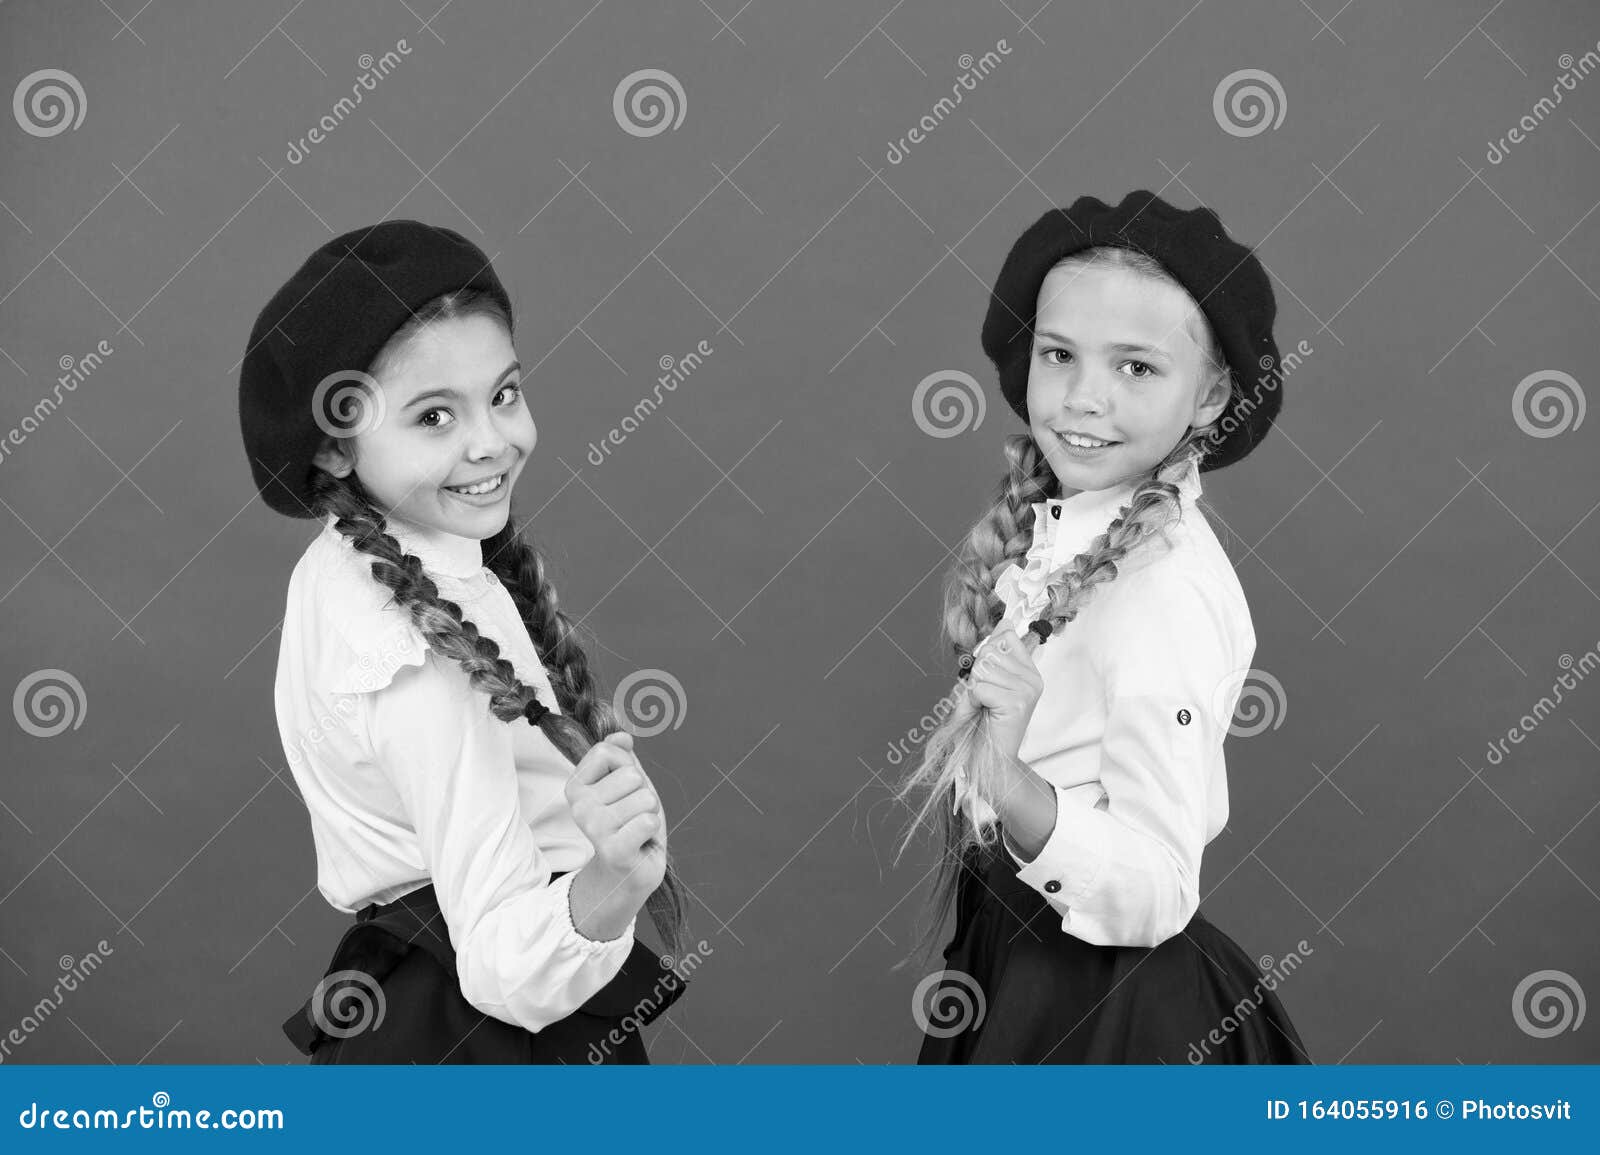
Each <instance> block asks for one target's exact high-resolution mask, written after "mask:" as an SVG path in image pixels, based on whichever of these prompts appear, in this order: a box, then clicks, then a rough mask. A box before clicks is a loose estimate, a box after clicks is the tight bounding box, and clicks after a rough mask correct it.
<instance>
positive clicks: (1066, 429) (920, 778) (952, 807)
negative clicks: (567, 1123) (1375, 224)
mask: <svg viewBox="0 0 1600 1155" xmlns="http://www.w3.org/2000/svg"><path fill="white" fill-rule="evenodd" d="M1275 312H1276V309H1275V303H1274V300H1273V295H1272V288H1271V284H1270V282H1269V281H1268V279H1267V276H1266V273H1265V271H1264V270H1263V269H1262V267H1261V265H1260V262H1259V261H1258V260H1256V258H1255V257H1254V255H1253V254H1252V253H1251V251H1250V250H1249V249H1248V248H1246V247H1245V246H1243V245H1241V244H1239V243H1237V242H1235V241H1233V240H1231V239H1230V238H1229V237H1228V236H1227V235H1226V233H1225V232H1224V230H1223V228H1222V225H1221V222H1220V221H1219V220H1218V219H1217V217H1216V215H1215V214H1214V213H1212V212H1211V211H1210V210H1209V209H1206V208H1203V207H1202V208H1196V209H1192V210H1179V209H1177V208H1174V207H1173V206H1172V205H1170V204H1168V203H1167V202H1165V201H1163V200H1161V199H1160V198H1159V197H1157V196H1156V195H1154V194H1153V193H1150V192H1148V191H1142V190H1141V191H1137V192H1133V193H1129V194H1128V195H1127V196H1126V197H1125V198H1124V199H1123V200H1122V202H1121V203H1120V204H1118V205H1116V206H1115V207H1112V206H1109V205H1107V204H1106V203H1104V202H1102V201H1100V200H1097V199H1095V198H1094V197H1081V198H1079V199H1078V200H1077V201H1076V202H1074V204H1073V205H1072V206H1071V208H1069V209H1060V210H1052V211H1050V212H1048V213H1046V214H1045V215H1044V216H1043V217H1041V218H1040V219H1039V221H1037V222H1036V223H1035V224H1034V225H1033V226H1032V227H1031V228H1029V229H1028V230H1027V231H1026V232H1025V233H1024V234H1023V235H1022V237H1021V238H1020V239H1019V240H1018V241H1017V242H1016V244H1015V245H1014V246H1013V247H1012V249H1011V252H1010V254H1009V255H1008V256H1007V258H1006V261H1005V264H1004V266H1003V267H1002V269H1001V272H1000V275H999V278H998V280H997V282H996V285H995V288H994V292H993V294H992V296H991V299H990V305H989V310H988V314H987V316H986V318H985V321H984V326H983V345H984V350H985V352H986V353H987V354H988V355H989V357H990V358H991V359H992V360H993V361H994V363H995V365H996V367H997V369H998V371H999V376H1000V384H1001V391H1002V393H1003V394H1004V396H1005V398H1006V400H1007V401H1008V402H1009V403H1010V405H1011V407H1012V408H1013V410H1015V412H1016V413H1017V415H1018V416H1019V417H1020V418H1021V419H1022V420H1023V421H1024V422H1025V423H1026V424H1027V426H1028V432H1027V433H1026V434H1017V435H1012V436H1010V437H1009V438H1008V439H1007V441H1006V446H1005V452H1006V459H1007V462H1008V470H1007V473H1006V476H1005V478H1004V480H1003V481H1002V483H1001V485H1000V487H999V491H998V493H997V495H996V498H995V500H994V503H993V505H992V506H991V508H990V510H989V512H988V513H987V514H986V515H985V516H984V517H983V518H982V519H981V520H980V521H979V522H978V524H977V525H976V526H974V528H973V529H972V531H971V532H970V533H969V534H968V535H967V538H966V540H965V542H964V544H963V547H962V549H961V550H960V553H959V557H958V561H957V564H956V565H955V566H954V567H953V568H952V571H951V573H950V576H949V580H948V582H947V584H946V590H945V608H944V618H943V628H944V634H945V636H946V638H947V640H948V642H949V644H950V647H951V650H952V652H953V655H954V659H955V664H956V666H957V669H958V680H957V682H956V688H955V690H954V692H953V701H952V703H951V709H949V710H948V711H943V712H942V713H943V716H944V721H943V723H942V724H941V725H940V727H939V728H938V729H937V730H936V731H935V732H934V733H933V734H932V735H930V737H929V739H928V741H927V744H926V747H925V749H924V752H923V758H922V760H921V762H920V764H919V765H918V767H917V768H916V770H915V771H913V772H912V773H911V774H910V775H909V776H908V778H907V780H906V781H905V783H904V784H903V788H902V791H901V797H902V798H910V797H914V796H916V797H920V810H919V811H918V813H917V821H916V823H914V825H913V829H912V831H910V832H908V834H907V841H908V842H909V840H910V838H911V836H912V834H914V833H915V830H916V829H917V828H918V827H921V826H923V825H933V826H935V827H937V828H938V829H939V830H940V831H941V832H942V834H943V841H944V848H943V850H944V857H943V858H942V860H941V863H940V874H939V880H938V883H937V886H936V892H935V893H936V900H935V912H936V914H938V915H941V916H942V914H943V913H945V912H946V911H949V910H950V909H951V908H952V907H953V908H954V913H955V915H956V928H955V933H954V937H953V938H952V940H951V942H950V943H949V945H948V946H947V947H946V949H945V951H944V960H945V968H944V969H943V970H942V971H941V972H939V973H938V974H937V975H933V976H929V977H928V978H927V979H925V980H924V982H923V983H922V984H920V985H919V987H918V997H919V1001H920V1003H921V1007H922V1013H923V1014H925V1015H926V1016H927V1017H926V1018H924V1019H923V1022H924V1029H925V1032H926V1034H925V1038H924V1041H923V1045H922V1050H921V1054H920V1061H921V1062H924V1063H1045V1062H1048V1063H1157V1062H1163V1063H1200V1062H1238V1063H1306V1062H1310V1061H1311V1060H1310V1057H1309V1056H1308V1055H1307V1053H1306V1051H1305V1047H1304V1045H1303V1044H1302V1042H1301V1040H1300V1038H1299V1035H1298V1034H1297V1032H1296V1031H1295V1028H1294V1025H1293V1024H1292V1022H1291V1021H1290V1020H1289V1017H1288V1014H1287V1012H1286V1011H1285V1010H1284V1008H1283V1005H1282V1003H1281V1002H1280V1001H1279V999H1278V997H1277V996H1276V994H1275V993H1274V990H1273V987H1274V986H1275V985H1276V983H1275V982H1274V981H1272V980H1271V978H1270V977H1269V976H1265V975H1263V974H1262V973H1261V972H1260V971H1258V970H1257V968H1256V965H1255V963H1254V962H1253V961H1252V960H1251V958H1250V957H1249V956H1248V955H1247V954H1246V953H1245V952H1244V951H1243V950H1242V949H1241V948H1240V947H1239V946H1238V944H1236V943H1235V942H1234V941H1233V939H1231V938H1230V937H1229V936H1228V935H1226V934H1225V933H1224V932H1223V931H1221V930H1220V929H1218V928H1217V927H1216V926H1214V925H1213V924H1212V923H1211V922H1210V921H1209V920H1207V919H1206V918H1205V916H1204V915H1203V914H1202V913H1201V912H1200V910H1199V881H1200V862H1201V854H1202V851H1203V849H1204V847H1205V844H1206V843H1207V842H1209V841H1210V840H1211V839H1212V838H1215V837H1216V835H1217V834H1218V833H1219V832H1220V831H1221V830H1222V828H1223V825H1224V823H1225V822H1226V820H1227V817H1228V791H1227V778H1226V773H1225V762H1224V758H1223V749H1222V747H1223V740H1224V738H1225V737H1226V734H1227V731H1228V727H1229V725H1230V722H1231V720H1232V716H1233V710H1234V707H1235V705H1236V703H1237V700H1238V696H1239V691H1240V689H1241V687H1242V685H1243V682H1244V679H1245V676H1246V674H1247V673H1248V671H1249V669H1250V663H1251V660H1252V658H1253V656H1254V652H1255V633H1254V630H1253V627H1252V624H1251V620H1250V611H1249V607H1248V605H1247V604H1246V602H1245V598H1244V594H1243V591H1242V589H1241V588H1240V585H1239V582H1238V579H1237V578H1236V576H1235V575H1234V572H1233V568H1232V565H1231V564H1230V562H1229V560H1228V557H1227V554H1226V553H1225V552H1224V551H1223V549H1222V546H1221V544H1220V543H1219V542H1218V540H1217V538H1216V536H1215V534H1214V533H1213V532H1212V530H1211V528H1210V525H1209V524H1208V522H1207V520H1206V518H1205V515H1204V514H1203V513H1202V512H1201V511H1200V508H1199V506H1198V504H1197V500H1198V498H1199V496H1200V492H1201V485H1200V474H1201V473H1202V472H1204V471H1208V470H1212V469H1217V468H1220V467H1222V466H1225V465H1229V464H1233V463H1235V462H1237V461H1239V460H1241V459H1242V458H1243V457H1244V456H1245V455H1246V454H1248V453H1249V452H1250V451H1251V449H1253V448H1254V447H1255V445H1256V444H1257V443H1259V441H1260V440H1261V438H1262V437H1263V436H1264V435H1265V434H1266V432H1267V430H1268V428H1270V426H1271V424H1272V422H1273V420H1274V419H1275V417H1276V415H1277V413H1278V411H1279V409H1280V407H1281V404H1282V377H1281V373H1280V372H1279V371H1278V367H1277V348H1276V346H1275V345H1274V343H1273V338H1272V323H1273V319H1274V316H1275ZM903 850H904V846H902V851H903ZM937 925H938V923H937V921H936V923H935V927H937ZM1300 949H1301V950H1302V951H1304V952H1307V953H1309V951H1310V949H1311V948H1310V946H1309V944H1307V943H1305V942H1303V941H1302V942H1301V943H1300ZM952 1008H954V1009H955V1011H956V1012H957V1014H956V1015H955V1016H954V1021H951V1020H952V1015H951V1011H952Z"/></svg>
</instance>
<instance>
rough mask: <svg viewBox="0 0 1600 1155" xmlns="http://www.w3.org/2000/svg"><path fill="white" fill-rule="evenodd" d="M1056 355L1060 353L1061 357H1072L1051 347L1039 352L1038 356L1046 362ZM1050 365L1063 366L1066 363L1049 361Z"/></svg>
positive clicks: (1063, 350)
mask: <svg viewBox="0 0 1600 1155" xmlns="http://www.w3.org/2000/svg"><path fill="white" fill-rule="evenodd" d="M1057 353H1060V354H1061V355H1062V356H1063V357H1070V356H1072V354H1071V353H1069V352H1068V351H1067V350H1065V349H1060V348H1056V347H1051V348H1049V349H1042V350H1040V355H1041V356H1043V357H1044V358H1045V360H1047V361H1050V359H1051V358H1052V357H1054V356H1055V355H1056V354H1057ZM1050 364H1052V365H1065V364H1066V362H1065V361H1050Z"/></svg>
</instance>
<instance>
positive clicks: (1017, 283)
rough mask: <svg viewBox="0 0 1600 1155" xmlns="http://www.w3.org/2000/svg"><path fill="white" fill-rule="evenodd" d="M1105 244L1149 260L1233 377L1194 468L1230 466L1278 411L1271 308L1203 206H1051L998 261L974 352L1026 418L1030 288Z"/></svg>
mask: <svg viewBox="0 0 1600 1155" xmlns="http://www.w3.org/2000/svg"><path fill="white" fill-rule="evenodd" d="M1100 246H1108V247H1115V248H1125V249H1133V250H1136V251H1138V252H1142V253H1145V254H1147V255H1148V256H1151V257H1154V258H1155V259H1156V260H1157V261H1159V262H1160V263H1161V265H1162V266H1163V267H1164V268H1165V269H1166V270H1167V271H1168V272H1169V273H1171V274H1172V276H1173V278H1174V279H1176V280H1177V282H1178V283H1179V284H1181V285H1182V286H1183V287H1184V289H1185V290H1187V291H1188V293H1189V295H1190V296H1191V297H1193V298H1194V299H1195V300H1196V301H1197V302H1199V305H1200V309H1201V311H1202V312H1203V313H1204V314H1205V317H1206V320H1207V321H1209V322H1210V324H1211V328H1212V331H1213V332H1214V333H1216V336H1217V340H1218V342H1219V343H1220V344H1221V346H1222V355H1223V357H1224V358H1225V359H1226V360H1227V362H1228V367H1229V369H1230V370H1231V374H1232V377H1233V399H1232V401H1231V402H1230V403H1229V406H1228V408H1227V409H1226V410H1224V412H1223V414H1222V416H1221V417H1219V418H1218V419H1217V433H1216V437H1215V439H1213V440H1211V441H1210V442H1209V443H1208V450H1207V455H1206V458H1205V460H1204V461H1203V462H1202V464H1201V466H1200V468H1201V469H1202V470H1208V469H1220V468H1222V467H1223V466H1224V465H1231V464H1233V463H1234V462H1235V461H1238V460H1239V459H1240V458H1242V457H1244V456H1245V454H1247V453H1249V452H1250V451H1251V450H1252V449H1254V448H1255V446H1256V444H1257V443H1258V442H1260V440H1261V439H1262V438H1263V437H1264V436H1266V432H1267V430H1268V429H1270V428H1271V427H1272V423H1273V421H1274V420H1276V419H1277V416H1278V411H1279V410H1280V409H1281V408H1282V407H1283V378H1282V373H1281V371H1280V369H1279V366H1278V347H1277V345H1276V344H1274V343H1273V338H1272V323H1273V320H1274V318H1275V317H1276V316H1277V311H1278V306H1277V302H1276V300H1275V299H1274V298H1273V295H1272V282H1271V281H1270V280H1269V279H1268V277H1267V273H1266V270H1265V269H1263V268H1262V267H1261V262H1260V261H1259V260H1257V259H1256V257H1255V254H1254V253H1253V252H1251V250H1250V249H1249V248H1248V247H1246V246H1245V245H1242V244H1240V243H1239V242H1237V241H1235V240H1233V239H1231V238H1230V237H1229V236H1228V234H1227V232H1226V231H1225V230H1224V229H1223V227H1222V222H1221V221H1220V220H1218V219H1217V214H1216V213H1214V212H1212V211H1211V210H1210V209H1208V208H1205V207H1203V206H1202V207H1200V208H1195V209H1179V208H1175V207H1173V206H1172V205H1170V204H1168V203H1167V202H1166V201H1164V200H1162V199H1161V198H1160V197H1158V196H1157V195H1156V194H1155V193H1153V192H1150V191H1148V190H1145V189H1140V190H1137V191H1135V192H1131V193H1129V194H1128V195H1127V196H1125V197H1123V198H1122V203H1121V204H1119V205H1117V206H1116V207H1115V208H1113V207H1111V206H1110V205H1108V204H1106V203H1105V202H1104V201H1102V200H1098V199H1096V198H1095V197H1091V196H1084V197H1079V198H1078V199H1077V200H1075V201H1073V202H1072V207H1071V208H1067V209H1051V210H1050V211H1049V212H1047V213H1045V214H1044V215H1043V216H1042V217H1040V218H1039V219H1038V220H1037V221H1035V222H1034V223H1033V224H1032V225H1031V226H1030V227H1029V228H1028V230H1027V231H1026V232H1025V233H1023V234H1022V236H1021V237H1019V238H1018V239H1017V243H1016V244H1014V245H1012V246H1011V252H1010V253H1008V254H1007V255H1006V260H1005V264H1004V265H1003V266H1002V267H1001V269H1000V275H999V277H998V278H996V280H995V285H994V291H993V293H991V294H990V297H989V310H988V313H987V314H986V315H985V316H984V319H983V351H984V352H985V353H987V354H988V355H989V359H990V360H992V361H993V362H994V364H995V368H996V369H998V370H999V372H1000V392H1001V394H1002V395H1003V396H1004V397H1005V399H1006V401H1007V402H1008V403H1009V404H1010V405H1011V408H1012V409H1013V410H1014V411H1015V412H1016V414H1017V416H1019V417H1021V418H1022V420H1023V421H1027V420H1028V364H1029V360H1030V357H1029V354H1030V351H1031V348H1032V343H1033V325H1034V320H1035V310H1036V308H1037V306H1038V301H1039V287H1040V286H1041V285H1042V284H1043V283H1044V278H1045V275H1046V274H1047V273H1049V271H1050V270H1051V269H1052V268H1053V267H1054V266H1055V265H1056V263H1057V262H1059V261H1060V260H1061V259H1062V258H1064V257H1068V256H1071V255H1072V254H1073V253H1076V252H1079V251H1081V250H1083V249H1088V248H1094V247H1100Z"/></svg>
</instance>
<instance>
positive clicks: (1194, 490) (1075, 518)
mask: <svg viewBox="0 0 1600 1155" xmlns="http://www.w3.org/2000/svg"><path fill="white" fill-rule="evenodd" d="M1140 480H1142V479H1136V480H1132V481H1125V482H1123V483H1122V484H1121V485H1113V486H1110V487H1109V488H1106V489H1087V490H1081V491H1079V492H1077V493H1074V494H1073V495H1072V496H1071V497H1057V498H1051V499H1050V500H1047V501H1036V502H1034V503H1033V546H1032V547H1031V548H1030V549H1029V551H1028V557H1029V559H1030V560H1032V559H1033V557H1034V554H1035V553H1039V554H1042V555H1043V556H1045V557H1046V558H1047V559H1048V560H1049V563H1050V568H1051V569H1056V568H1058V567H1060V566H1063V565H1065V564H1067V563H1068V562H1069V561H1071V560H1072V559H1073V558H1074V557H1076V556H1077V555H1078V554H1080V553H1082V552H1083V551H1084V550H1086V549H1088V548H1089V545H1090V543H1091V542H1093V541H1094V539H1095V538H1097V537H1099V536H1100V535H1101V534H1102V533H1104V532H1105V531H1106V527H1107V526H1109V525H1110V524H1111V521H1112V519H1113V518H1115V517H1116V516H1117V513H1118V511H1119V510H1121V509H1122V507H1123V506H1124V505H1126V504H1127V503H1128V501H1129V499H1130V498H1132V497H1133V492H1134V490H1136V489H1138V488H1139V481H1140ZM1200 493H1201V486H1200V471H1199V470H1198V469H1195V468H1191V469H1190V470H1189V472H1188V473H1187V474H1186V475H1184V477H1183V478H1182V480H1180V481H1179V482H1178V496H1179V500H1180V501H1182V503H1183V504H1184V505H1185V506H1189V505H1193V504H1194V502H1195V501H1196V500H1197V499H1198V498H1199V497H1200Z"/></svg>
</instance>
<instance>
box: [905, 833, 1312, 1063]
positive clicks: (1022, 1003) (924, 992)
mask: <svg viewBox="0 0 1600 1155" xmlns="http://www.w3.org/2000/svg"><path fill="white" fill-rule="evenodd" d="M956 905H957V914H956V931H955V937H954V938H953V939H952V941H951V943H950V945H949V946H948V947H947V948H946V949H945V952H944V959H945V968H946V970H945V973H944V974H943V975H941V976H940V977H939V978H937V979H934V978H933V977H932V976H929V978H928V979H925V980H924V983H923V986H921V987H919V989H918V999H917V1003H918V1007H919V1010H918V1017H919V1019H920V1021H921V1022H922V1025H923V1029H924V1038H923V1044H922V1050H921V1054H920V1055H919V1057H918V1062H919V1063H1174V1064H1176V1063H1191V1064H1199V1063H1310V1062H1311V1061H1312V1060H1311V1057H1310V1055H1308V1054H1307V1053H1306V1049H1305V1045H1304V1044H1303V1043H1302V1042H1301V1041H1300V1036H1299V1033H1298V1032H1296V1030H1295V1028H1294V1024H1293V1023H1291V1022H1290V1021H1289V1016H1288V1013H1287V1012H1286V1011H1285V1010H1284V1008H1283V1004H1282V1003H1281V1002H1280V1001H1279V1000H1278V997H1277V995H1276V994H1274V993H1273V991H1271V990H1269V989H1267V987H1265V986H1263V985H1262V980H1263V978H1264V976H1263V974H1262V972H1261V971H1260V970H1258V969H1257V967H1256V964H1255V962H1254V961H1253V960H1252V959H1251V958H1250V956H1248V955H1247V954H1245V952H1244V951H1243V950H1242V949H1240V947H1239V945H1238V944H1237V943H1235V942H1234V941H1233V939H1231V938H1229V937H1228V936H1227V935H1226V934H1224V933H1223V932H1222V931H1221V930H1219V929H1217V928H1216V927H1215V926H1213V925H1212V924H1211V922H1210V921H1208V920H1207V919H1206V918H1205V916H1204V915H1202V914H1201V913H1200V912H1199V911H1198V910H1197V911H1196V912H1195V914H1194V917H1193V918H1191V919H1190V920H1189V924H1188V925H1187V926H1186V927H1184V929H1183V931H1182V932H1181V933H1179V934H1176V935H1173V936H1172V937H1171V938H1169V939H1167V940H1166V941H1165V942H1162V943H1160V944H1159V945H1157V946H1154V947H1132V946H1121V947H1118V946H1096V945H1095V944H1093V943H1088V942H1085V941H1084V940H1082V939H1080V938H1076V937H1074V936H1073V935H1071V934H1068V933H1067V932H1066V931H1065V930H1064V929H1062V926H1061V917H1060V915H1058V914H1057V913H1056V912H1055V910H1054V908H1052V907H1051V906H1050V904H1049V903H1048V902H1046V901H1045V899H1044V896H1043V895H1041V894H1039V893H1038V892H1037V891H1035V890H1034V889H1033V888H1032V887H1031V886H1029V885H1028V884H1027V883H1025V882H1023V881H1022V880H1021V879H1019V878H1018V877H1017V865H1016V863H1015V862H1014V861H1013V860H1012V859H1011V857H1010V855H1009V854H1007V853H1006V851H1005V849H1004V847H1003V846H1002V845H1000V844H999V843H996V845H995V846H994V848H993V849H989V850H985V851H981V852H974V853H971V854H969V855H968V857H967V859H966V861H965V862H964V863H963V865H962V869H961V876H960V883H959V887H958V899H957V903H956ZM958 1028H959V1029H958Z"/></svg>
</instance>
